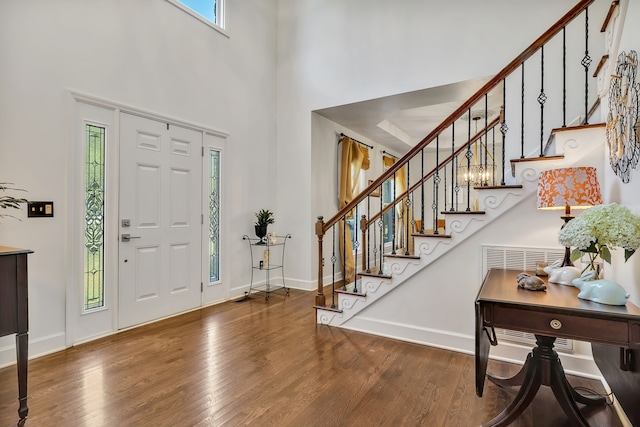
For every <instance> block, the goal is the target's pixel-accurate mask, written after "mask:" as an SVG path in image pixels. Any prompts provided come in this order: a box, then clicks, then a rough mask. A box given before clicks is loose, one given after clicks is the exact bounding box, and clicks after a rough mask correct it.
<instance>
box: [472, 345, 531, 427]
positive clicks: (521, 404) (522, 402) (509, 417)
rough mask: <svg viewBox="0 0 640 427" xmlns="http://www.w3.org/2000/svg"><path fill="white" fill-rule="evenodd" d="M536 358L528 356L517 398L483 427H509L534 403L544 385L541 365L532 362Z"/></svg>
mask: <svg viewBox="0 0 640 427" xmlns="http://www.w3.org/2000/svg"><path fill="white" fill-rule="evenodd" d="M534 357H535V356H533V354H532V353H529V355H528V356H527V361H526V362H525V366H526V367H527V369H526V371H524V372H525V373H524V378H523V382H522V387H520V390H519V391H518V394H517V395H516V397H515V398H514V399H513V400H512V401H511V403H510V404H509V406H507V407H506V408H504V410H503V411H502V412H500V413H499V414H498V415H497V416H496V417H495V418H493V419H492V420H491V421H488V422H486V423H484V424H482V426H483V427H488V426H492V427H493V426H506V425H509V424H510V423H511V422H512V421H513V420H515V419H516V418H517V417H518V416H519V415H520V414H521V413H522V412H523V411H524V410H525V409H527V406H529V404H530V403H531V402H532V401H533V398H534V397H535V395H536V393H537V392H538V389H540V385H541V384H542V373H541V372H540V368H541V367H540V364H539V363H535V362H533V361H532V360H533V358H534ZM520 372H522V371H520Z"/></svg>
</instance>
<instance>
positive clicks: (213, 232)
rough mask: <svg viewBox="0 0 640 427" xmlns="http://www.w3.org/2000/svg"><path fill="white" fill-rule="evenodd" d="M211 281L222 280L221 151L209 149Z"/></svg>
mask: <svg viewBox="0 0 640 427" xmlns="http://www.w3.org/2000/svg"><path fill="white" fill-rule="evenodd" d="M209 171H210V172H209V282H216V281H218V280H220V152H219V151H216V150H210V151H209Z"/></svg>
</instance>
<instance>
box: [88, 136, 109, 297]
mask: <svg viewBox="0 0 640 427" xmlns="http://www.w3.org/2000/svg"><path fill="white" fill-rule="evenodd" d="M85 133H86V136H85V151H86V164H85V170H86V172H85V229H84V299H83V301H84V310H93V309H96V308H101V307H104V305H105V301H104V219H105V218H104V194H105V183H104V174H105V170H104V166H105V162H104V157H105V141H106V137H105V128H104V127H100V126H94V125H90V124H87V125H86V126H85Z"/></svg>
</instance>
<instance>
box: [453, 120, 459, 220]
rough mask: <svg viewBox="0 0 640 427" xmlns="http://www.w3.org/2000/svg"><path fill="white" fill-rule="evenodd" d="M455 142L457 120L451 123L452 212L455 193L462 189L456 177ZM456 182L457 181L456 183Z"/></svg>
mask: <svg viewBox="0 0 640 427" xmlns="http://www.w3.org/2000/svg"><path fill="white" fill-rule="evenodd" d="M455 143H456V122H453V123H451V160H452V161H453V162H454V163H453V165H452V166H451V212H453V211H454V208H453V206H454V203H455V202H454V195H455V194H457V193H458V191H460V188H458V185H457V181H456V177H455V173H456V172H457V171H456V169H457V167H456V165H457V164H458V159H457V156H456V146H455ZM454 182H455V183H456V184H455V185H454ZM454 187H455V188H454Z"/></svg>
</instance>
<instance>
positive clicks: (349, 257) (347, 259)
mask: <svg viewBox="0 0 640 427" xmlns="http://www.w3.org/2000/svg"><path fill="white" fill-rule="evenodd" d="M341 142H342V160H341V164H340V194H339V200H340V206H339V208H340V209H342V208H343V207H345V206H346V205H348V204H349V202H351V201H352V200H353V198H354V197H355V196H356V195H357V194H358V192H359V191H358V184H359V182H360V172H361V171H362V170H363V166H364V164H365V159H366V161H367V168H368V162H369V150H368V149H367V148H366V147H361V146H360V144H358V143H357V142H356V141H354V140H353V139H351V138H349V137H347V136H344V137H342V139H341ZM363 149H364V150H363ZM354 214H355V211H351V212H349V213H348V214H347V215H346V217H345V218H348V219H351V218H353V215H354ZM353 219H354V223H355V229H356V230H358V221H357V218H353ZM338 224H339V230H340V233H339V236H340V237H339V240H340V241H339V247H340V263H341V264H342V277H343V279H344V282H345V285H347V284H349V283H351V282H352V281H355V260H354V256H353V245H352V244H351V230H350V229H349V227H345V225H346V224H345V221H339V222H338ZM356 232H357V231H356ZM343 260H344V262H343Z"/></svg>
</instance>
